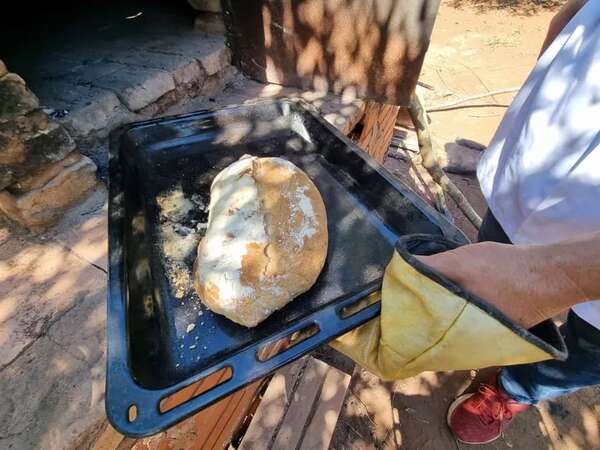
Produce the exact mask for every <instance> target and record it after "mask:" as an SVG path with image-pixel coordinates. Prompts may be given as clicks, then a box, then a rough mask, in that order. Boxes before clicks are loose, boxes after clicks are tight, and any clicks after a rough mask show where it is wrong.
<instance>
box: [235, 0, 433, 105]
mask: <svg viewBox="0 0 600 450" xmlns="http://www.w3.org/2000/svg"><path fill="white" fill-rule="evenodd" d="M223 4H224V18H225V25H226V28H227V42H228V45H229V46H230V47H231V50H232V52H233V59H234V62H235V64H236V66H237V67H238V68H239V69H240V70H241V71H242V72H243V73H244V74H245V75H247V76H248V77H250V78H253V79H256V80H258V81H261V82H269V83H278V84H282V85H287V86H295V87H301V88H304V89H315V90H318V91H325V90H326V91H331V92H334V93H337V94H347V95H348V94H349V95H356V96H358V97H362V98H369V99H372V100H376V101H378V102H381V103H391V104H395V105H401V106H406V105H408V102H409V99H410V95H411V93H412V92H413V90H414V88H415V86H416V84H417V80H418V77H419V73H420V71H421V67H422V65H423V59H424V57H425V52H426V50H427V47H428V45H429V38H430V36H431V31H432V29H433V23H434V20H435V16H436V14H437V10H438V7H439V0H224V2H223Z"/></svg>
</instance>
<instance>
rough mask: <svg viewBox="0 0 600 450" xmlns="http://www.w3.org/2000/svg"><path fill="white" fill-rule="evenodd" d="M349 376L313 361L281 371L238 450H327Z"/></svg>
mask: <svg viewBox="0 0 600 450" xmlns="http://www.w3.org/2000/svg"><path fill="white" fill-rule="evenodd" d="M349 383H350V376H349V375H347V374H345V373H344V372H341V371H339V370H338V369H336V368H334V367H331V366H329V365H328V364H325V363H324V362H322V361H319V360H317V359H314V358H312V357H305V358H303V359H301V360H299V361H297V362H295V363H294V364H292V365H290V366H288V367H286V368H285V369H283V370H281V371H280V372H278V373H277V374H276V375H275V376H274V377H273V379H272V380H271V382H270V384H269V387H268V388H267V390H266V392H265V394H264V397H263V399H262V401H261V403H260V405H259V407H258V409H257V410H256V413H255V414H254V417H253V418H252V421H251V422H250V425H249V427H248V430H247V431H246V434H245V435H244V438H243V439H242V442H241V443H240V446H239V447H238V450H254V449H261V450H287V449H290V448H298V449H301V450H318V449H323V450H325V449H327V448H328V447H329V443H330V441H331V438H332V436H333V431H334V429H335V425H336V423H337V418H338V415H339V413H340V411H341V408H342V405H343V402H344V398H345V397H346V391H347V389H348V385H349Z"/></svg>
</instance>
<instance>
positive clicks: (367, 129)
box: [358, 102, 400, 164]
mask: <svg viewBox="0 0 600 450" xmlns="http://www.w3.org/2000/svg"><path fill="white" fill-rule="evenodd" d="M399 110H400V107H399V106H394V105H387V104H383V103H376V102H368V103H367V107H366V109H365V115H364V116H363V129H362V132H361V134H360V138H359V140H358V146H359V147H360V148H362V149H363V150H364V151H365V152H367V153H368V154H369V155H371V157H372V158H373V159H375V160H376V161H378V162H380V163H382V164H383V161H384V159H385V156H386V155H387V152H388V148H389V147H390V143H391V142H392V137H393V135H394V125H395V124H396V118H397V117H398V111H399Z"/></svg>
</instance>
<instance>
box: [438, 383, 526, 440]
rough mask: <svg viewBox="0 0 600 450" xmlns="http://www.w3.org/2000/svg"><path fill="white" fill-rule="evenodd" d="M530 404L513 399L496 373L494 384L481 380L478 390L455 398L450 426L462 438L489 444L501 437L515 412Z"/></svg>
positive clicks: (449, 415)
mask: <svg viewBox="0 0 600 450" xmlns="http://www.w3.org/2000/svg"><path fill="white" fill-rule="evenodd" d="M528 407H529V405H525V404H522V403H517V402H515V401H514V400H512V399H511V398H510V397H509V396H508V395H507V394H506V393H505V392H504V391H503V390H502V388H501V387H500V386H499V385H498V381H497V377H496V376H494V377H493V378H492V380H491V383H490V384H485V383H481V384H480V385H479V390H478V391H477V392H475V393H474V394H464V395H461V396H460V397H458V398H457V399H456V400H454V402H452V404H451V405H450V408H448V417H447V420H448V426H449V427H450V430H452V433H454V436H455V437H456V439H458V440H459V441H460V442H463V443H465V444H487V443H488V442H492V441H494V440H496V439H498V438H499V437H500V436H501V435H502V432H503V431H504V429H505V428H506V427H507V426H508V424H509V423H510V421H511V420H512V418H513V417H514V415H515V414H517V413H520V412H521V411H524V410H526V409H527V408H528Z"/></svg>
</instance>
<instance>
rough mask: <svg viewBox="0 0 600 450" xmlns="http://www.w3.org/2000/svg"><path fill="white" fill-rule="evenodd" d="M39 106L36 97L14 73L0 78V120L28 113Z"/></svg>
mask: <svg viewBox="0 0 600 450" xmlns="http://www.w3.org/2000/svg"><path fill="white" fill-rule="evenodd" d="M38 107H39V102H38V98H37V97H36V96H35V95H34V93H33V92H31V91H30V90H29V89H27V86H25V81H23V79H22V78H21V77H19V76H18V75H15V74H14V73H8V74H5V75H4V76H3V77H1V78H0V122H4V121H7V120H11V119H14V118H16V117H19V116H23V115H25V114H27V113H30V112H31V111H33V110H34V109H36V108H38Z"/></svg>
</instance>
